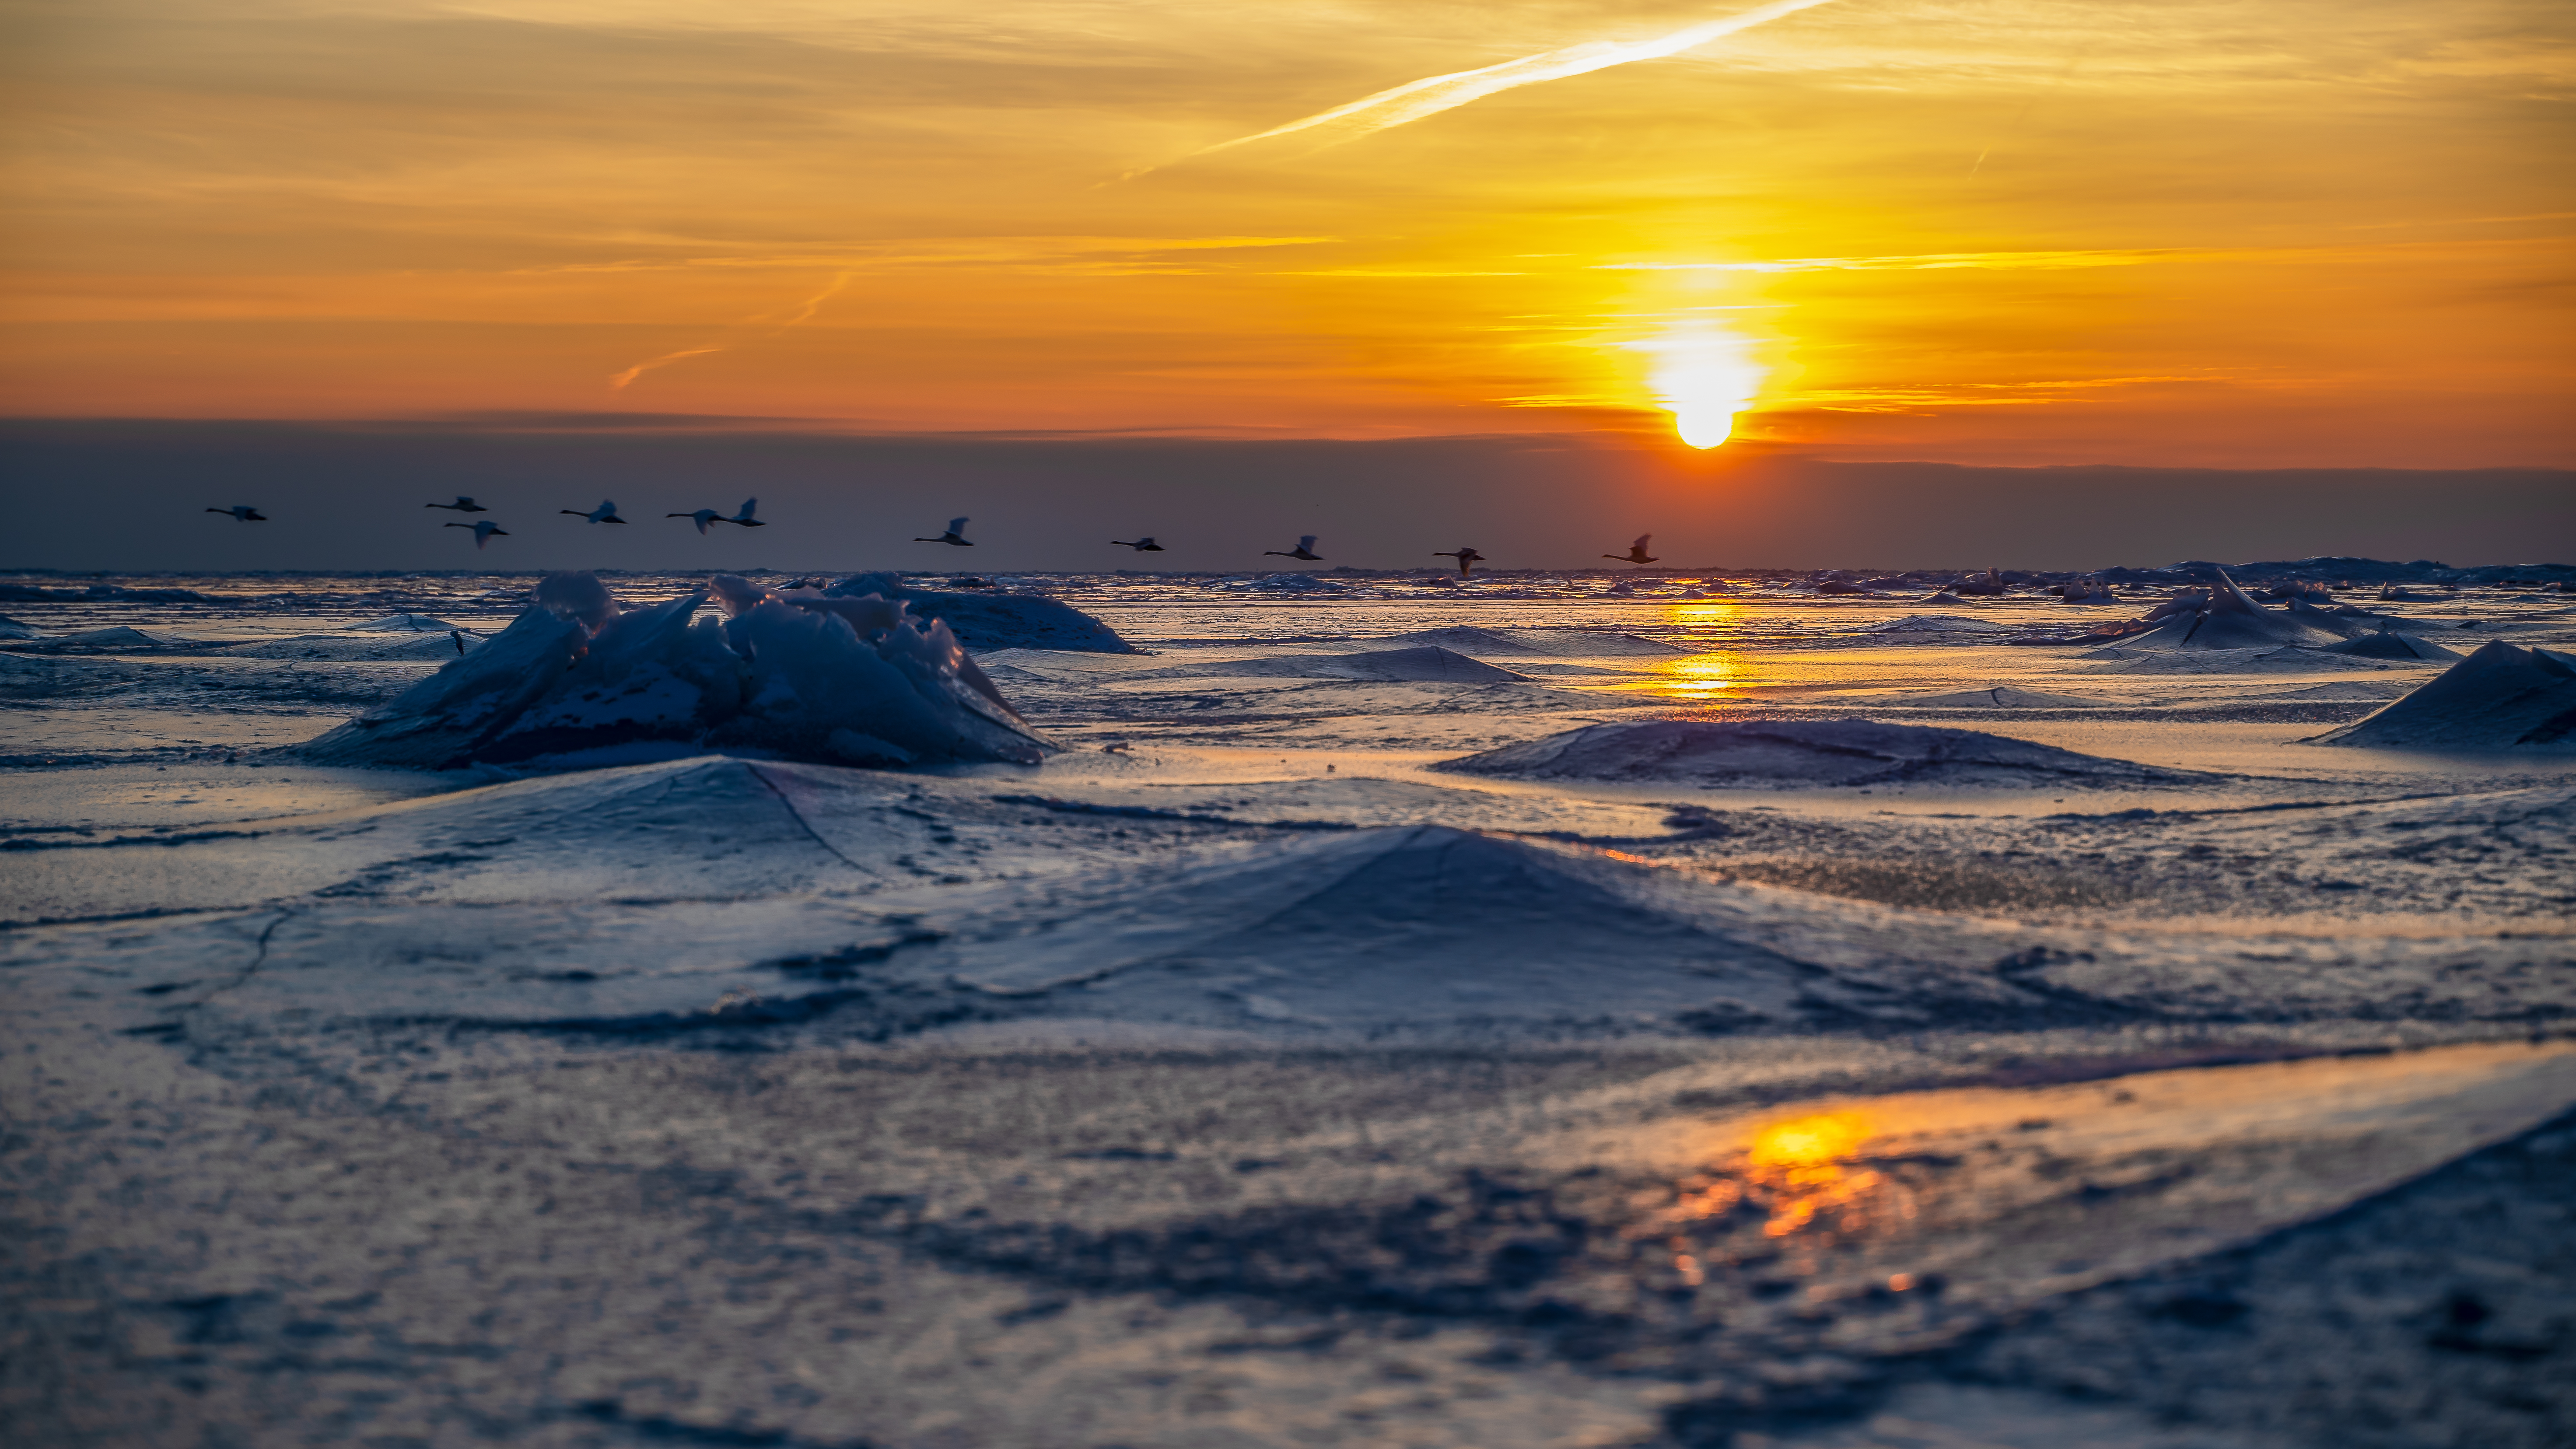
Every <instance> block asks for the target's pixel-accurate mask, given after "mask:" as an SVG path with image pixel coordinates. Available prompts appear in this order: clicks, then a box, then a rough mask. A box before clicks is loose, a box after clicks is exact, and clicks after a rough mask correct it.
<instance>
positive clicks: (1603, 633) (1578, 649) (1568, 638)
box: [1377, 624, 1693, 659]
mask: <svg viewBox="0 0 2576 1449" xmlns="http://www.w3.org/2000/svg"><path fill="white" fill-rule="evenodd" d="M1377 642H1378V643H1381V644H1428V645H1433V646H1436V647H1438V648H1441V649H1453V650H1456V651H1457V652H1458V653H1461V654H1468V655H1475V656H1478V657H1483V656H1487V655H1491V656H1493V657H1495V658H1500V659H1551V658H1577V659H1597V658H1603V657H1607V656H1611V655H1624V654H1689V653H1692V652H1693V651H1691V650H1688V649H1685V648H1682V647H1681V646H1680V645H1678V644H1665V643H1662V642H1660V641H1658V640H1654V639H1643V638H1639V637H1638V636H1637V635H1634V634H1614V633H1611V632H1610V631H1608V630H1606V629H1483V628H1478V627H1476V626H1475V625H1472V624H1460V625H1455V626H1453V627H1450V628H1446V629H1417V630H1415V631H1414V632H1412V633H1410V634H1390V635H1388V636H1386V637H1385V638H1383V639H1380V640H1378V641H1377Z"/></svg>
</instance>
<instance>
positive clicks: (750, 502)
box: [725, 498, 769, 528]
mask: <svg viewBox="0 0 2576 1449" xmlns="http://www.w3.org/2000/svg"><path fill="white" fill-rule="evenodd" d="M759 506H760V500H759V499H757V498H746V499H744V500H742V511H741V512H740V513H737V514H735V515H734V516H733V517H731V518H728V519H726V520H725V522H727V523H739V524H741V525H742V526H743V527H745V528H767V527H768V526H769V525H768V524H766V523H763V522H761V521H760V520H759V519H757V518H754V517H752V516H751V510H753V509H755V508H758V507H759Z"/></svg>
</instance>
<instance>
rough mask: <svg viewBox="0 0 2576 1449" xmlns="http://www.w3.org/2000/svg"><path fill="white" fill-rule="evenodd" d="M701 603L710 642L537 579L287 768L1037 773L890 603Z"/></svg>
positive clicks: (1004, 726) (767, 596) (997, 714)
mask: <svg viewBox="0 0 2576 1449" xmlns="http://www.w3.org/2000/svg"><path fill="white" fill-rule="evenodd" d="M713 588H714V592H715V593H716V594H717V595H718V596H719V598H720V599H721V600H722V602H723V607H724V610H725V612H726V613H727V614H728V615H729V616H730V617H729V618H728V619H727V620H726V621H725V622H724V623H722V624H721V625H720V624H718V623H717V622H716V621H715V620H714V619H711V618H710V619H700V618H698V617H697V615H698V609H699V606H700V605H702V604H703V603H705V602H706V599H707V594H706V593H704V592H699V593H691V594H685V595H682V596H681V597H679V598H676V599H672V600H669V601H668V602H665V603H661V604H655V605H650V606H648V607H645V608H640V609H633V610H626V611H620V610H619V608H618V607H617V605H616V603H615V602H614V601H613V600H611V599H610V597H609V595H608V591H607V590H606V589H605V588H603V587H602V586H601V585H600V583H599V581H598V580H597V579H595V578H593V577H592V576H590V575H588V574H571V575H567V574H556V575H552V576H550V577H548V578H547V579H546V581H545V582H544V583H542V584H540V585H539V586H538V589H537V606H536V607H535V608H532V609H530V610H528V611H527V612H526V613H524V614H521V615H520V616H519V617H518V619H517V620H516V621H515V622H513V623H512V624H511V625H510V627H509V628H507V629H505V630H503V631H501V632H500V633H499V634H497V635H494V636H493V637H492V638H491V639H490V640H489V641H487V642H486V643H485V644H484V645H483V646H482V647H481V648H479V649H475V650H473V651H472V652H470V653H468V654H466V655H465V656H464V657H463V658H461V659H458V660H456V661H454V662H453V663H450V664H449V665H447V666H446V667H445V668H443V669H441V670H439V671H438V672H437V673H436V674H433V675H431V676H430V677H429V678H427V679H424V680H422V681H421V682H420V683H419V684H417V685H415V686H413V687H412V688H411V689H410V690H408V691H406V692H404V693H403V694H402V695H401V696H399V697H398V698H396V699H394V700H392V701H390V702H388V703H386V704H383V705H380V706H378V707H377V708H375V709H372V710H369V711H368V712H367V713H365V714H362V715H360V716H358V717H357V718H356V719H353V720H351V721H349V722H348V723H347V724H344V725H342V726H340V727H339V728H338V729H335V730H333V731H331V732H330V733H329V734H326V735H324V736H322V737H321V738H320V739H317V740H314V741H311V742H310V743H308V744H304V745H300V746H296V747H294V748H293V750H292V751H291V753H292V754H293V755H294V756H296V757H297V758H300V759H304V760H308V761H311V762H313V763H316V764H346V765H375V766H390V767H401V768H411V769H454V768H458V767H461V766H465V765H470V764H508V763H515V762H519V761H525V760H533V759H538V758H541V757H561V756H578V755H580V754H582V753H583V752H598V751H613V750H616V749H619V748H621V747H623V748H625V749H628V750H629V751H631V750H633V749H634V748H636V747H653V746H658V747H660V748H662V749H665V750H669V749H681V750H698V749H717V750H724V749H732V750H745V751H753V752H758V753H762V754H767V755H773V756H780V757H784V758H788V759H800V760H817V761H828V762H837V763H841V764H853V765H874V766H895V765H911V764H921V763H936V762H947V761H979V760H980V761H1010V762H1014V763H1020V764H1034V763H1036V762H1037V761H1038V760H1039V759H1040V758H1041V757H1042V755H1043V753H1044V752H1045V751H1046V750H1048V749H1051V748H1053V746H1052V745H1050V744H1049V743H1048V742H1047V741H1046V740H1045V739H1043V738H1041V737H1040V736H1039V735H1037V734H1036V733H1035V732H1034V731H1032V730H1031V729H1030V728H1029V727H1028V725H1027V723H1026V722H1025V721H1023V720H1022V719H1021V718H1020V717H1019V715H1018V714H1017V713H1016V712H1015V711H1013V710H1012V709H1011V707H1010V706H1009V705H1008V704H1007V703H1005V702H1004V701H1003V699H1002V697H1001V694H1000V692H999V691H998V690H996V689H994V688H993V685H992V682H991V681H990V680H988V679H985V678H984V676H983V674H982V672H981V671H979V670H977V669H976V668H975V666H974V663H973V661H971V660H969V659H968V658H967V657H966V653H965V651H964V650H963V649H962V648H960V647H959V646H958V643H957V640H956V638H955V636H954V635H952V634H951V633H950V632H949V630H948V628H947V626H946V625H945V624H944V623H943V622H941V621H939V620H937V619H932V620H928V621H919V620H915V619H913V618H912V617H911V616H910V611H909V606H908V605H907V604H905V603H903V602H900V601H891V600H884V599H877V598H858V599H850V598H832V597H829V596H826V595H822V594H817V593H812V592H810V591H808V592H804V593H798V594H789V595H783V596H782V595H778V594H771V593H766V592H764V591H762V590H760V589H758V588H756V587H754V586H752V585H750V584H748V583H745V582H744V581H743V580H741V579H737V578H732V577H730V576H724V575H720V576H718V577H717V578H716V579H715V580H714V582H713ZM593 758H594V759H596V760H600V761H605V760H606V759H609V758H612V757H611V756H605V755H594V756H593Z"/></svg>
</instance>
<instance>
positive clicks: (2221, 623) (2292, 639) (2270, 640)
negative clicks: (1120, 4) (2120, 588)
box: [2105, 572, 2342, 650]
mask: <svg viewBox="0 0 2576 1449" xmlns="http://www.w3.org/2000/svg"><path fill="white" fill-rule="evenodd" d="M2140 622H2142V623H2148V624H2152V625H2154V627H2152V628H2146V629H2140V630H2137V631H2135V632H2129V633H2126V634H2123V635H2120V636H2119V639H2120V647H2121V648H2123V649H2148V650H2166V649H2256V648H2262V647H2265V646H2278V645H2283V644H2291V645H2298V646H2300V647H2303V648H2310V649H2313V648H2317V647H2319V646H2321V645H2326V644H2331V643H2334V642H2335V641H2336V640H2337V639H2339V638H2341V637H2342V631H2341V630H2338V629H2331V628H2326V627H2323V626H2321V625H2317V624H2311V623H2308V622H2306V621H2305V620H2303V619H2299V618H2297V617H2294V616H2293V615H2291V614H2289V613H2286V612H2280V611H2275V610H2272V609H2266V608H2264V607H2263V606H2262V605H2261V604H2258V603H2256V602H2254V600H2253V597H2252V596H2251V595H2248V594H2247V593H2246V592H2245V591H2244V590H2243V589H2240V588H2238V587H2237V586H2236V582H2235V581H2234V580H2233V579H2230V578H2229V577H2227V575H2226V574H2225V573H2224V572H2221V573H2220V574H2219V575H2218V582H2217V583H2215V584H2213V585H2211V586H2210V590H2209V593H2208V595H2207V596H2206V597H2205V598H2201V597H2194V596H2184V597H2180V598H2176V599H2174V600H2172V601H2170V602H2168V603H2166V604H2164V605H2162V606H2160V607H2158V608H2157V609H2155V610H2154V611H2152V612H2150V613H2149V614H2148V615H2147V616H2146V618H2145V619H2144V620H2142V621H2140ZM2105 637H2109V636H2105Z"/></svg>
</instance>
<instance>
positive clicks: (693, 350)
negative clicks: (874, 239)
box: [608, 272, 856, 392]
mask: <svg viewBox="0 0 2576 1449" xmlns="http://www.w3.org/2000/svg"><path fill="white" fill-rule="evenodd" d="M854 275H856V274H855V273H852V272H843V273H841V274H840V275H839V276H836V277H834V278H833V279H832V285H830V286H828V287H825V288H824V289H823V290H821V291H819V292H817V293H815V294H814V295H813V296H811V297H808V298H806V299H805V305H804V307H803V308H802V309H801V310H799V311H798V312H797V314H796V315H795V316H793V317H790V318H788V319H787V320H786V321H785V322H782V323H780V324H779V325H778V326H777V327H775V328H773V329H771V330H770V331H769V332H768V333H767V334H766V335H768V336H770V337H775V336H777V335H778V334H779V333H781V332H784V331H786V330H787V329H788V328H790V327H794V326H797V325H799V324H801V323H805V322H809V321H812V320H813V317H814V314H815V313H816V312H818V311H820V310H822V307H823V304H824V303H825V302H828V301H830V300H831V299H832V296H833V294H834V293H836V292H838V291H840V290H841V289H842V288H843V287H846V286H848V285H849V284H850V278H851V277H852V276H854ZM776 315H777V314H776V313H774V312H771V313H764V314H762V316H760V317H754V318H752V319H751V322H755V323H756V322H760V321H762V320H764V319H765V318H767V317H774V316H776ZM742 325H745V326H748V325H750V323H744V324H742ZM731 346H733V344H732V343H731V342H713V343H709V344H708V345H706V346H704V347H684V348H681V349H680V350H679V351H677V352H666V353H664V354H662V355H661V356H659V357H656V358H652V359H650V360H648V361H644V362H639V363H637V364H635V365H634V366H633V367H630V368H628V369H626V370H625V371H624V372H621V373H618V374H616V375H615V376H613V377H611V378H609V379H608V387H609V390H610V391H612V392H624V391H625V390H626V386H627V384H629V383H631V382H633V381H634V380H635V379H637V378H639V377H642V376H643V375H644V374H646V373H648V372H651V371H652V370H653V369H654V368H657V367H663V366H667V365H668V364H670V363H674V362H677V361H679V360H680V359H681V358H684V357H704V356H706V355H707V354H708V353H710V352H722V351H724V350H725V349H727V348H729V347H731Z"/></svg>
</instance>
